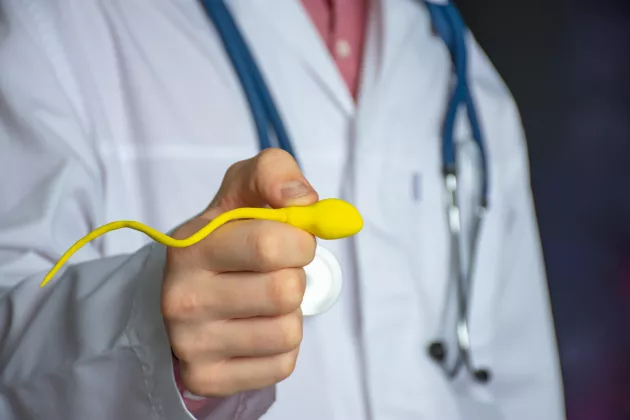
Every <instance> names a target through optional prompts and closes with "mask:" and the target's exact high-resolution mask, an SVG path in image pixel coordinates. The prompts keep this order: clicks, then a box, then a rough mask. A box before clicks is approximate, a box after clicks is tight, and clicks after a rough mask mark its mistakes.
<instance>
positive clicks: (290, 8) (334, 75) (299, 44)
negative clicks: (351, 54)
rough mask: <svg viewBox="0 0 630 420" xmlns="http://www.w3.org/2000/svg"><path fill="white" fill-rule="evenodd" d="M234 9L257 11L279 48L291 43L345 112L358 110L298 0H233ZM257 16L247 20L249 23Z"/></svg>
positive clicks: (293, 49) (246, 11)
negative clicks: (277, 41) (276, 40)
mask: <svg viewBox="0 0 630 420" xmlns="http://www.w3.org/2000/svg"><path fill="white" fill-rule="evenodd" d="M229 5H230V8H231V9H232V10H234V12H235V13H236V15H237V18H238V17H239V16H245V15H247V14H255V15H256V16H255V20H257V21H259V22H261V29H260V30H262V29H263V28H262V26H263V25H264V26H265V28H264V29H266V30H269V31H270V33H272V34H275V36H277V37H278V39H279V45H278V47H279V48H282V47H284V46H287V47H288V48H290V49H291V50H292V52H293V53H294V54H296V55H297V56H298V57H299V59H300V60H301V61H302V63H303V64H304V66H306V67H307V68H308V70H309V74H310V75H311V76H312V77H313V78H314V79H315V80H316V81H317V83H318V84H319V85H320V86H321V87H322V89H324V90H325V91H326V93H327V95H328V96H329V97H330V99H331V100H332V101H333V102H335V103H336V104H337V105H338V106H339V107H340V108H341V109H342V110H343V111H344V112H346V113H348V114H351V113H353V112H354V100H353V98H352V95H351V93H350V91H349V90H348V88H347V86H346V84H345V82H344V81H343V79H342V77H341V75H340V73H339V71H338V70H337V67H336V65H335V62H334V60H333V59H332V57H331V56H330V53H329V52H328V49H327V47H326V45H325V43H324V42H323V41H322V39H321V37H320V36H319V33H318V32H317V29H316V28H315V26H314V25H313V24H312V22H311V20H310V17H309V16H308V13H307V12H306V11H305V10H304V8H303V7H302V5H301V3H300V2H299V1H298V0H273V1H267V0H232V1H230V2H229ZM253 20H254V19H247V21H248V23H250V22H251V21H253Z"/></svg>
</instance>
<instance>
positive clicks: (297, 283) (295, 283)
mask: <svg viewBox="0 0 630 420" xmlns="http://www.w3.org/2000/svg"><path fill="white" fill-rule="evenodd" d="M305 290H306V274H305V272H304V270H303V269H301V268H287V269H284V270H279V271H275V272H273V273H272V274H271V279H270V281H269V297H270V300H271V302H272V304H273V306H274V308H275V309H276V311H278V312H280V313H290V312H293V311H295V310H296V309H297V308H299V307H300V305H301V304H302V299H303V298H304V291H305Z"/></svg>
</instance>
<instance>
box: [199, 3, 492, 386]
mask: <svg viewBox="0 0 630 420" xmlns="http://www.w3.org/2000/svg"><path fill="white" fill-rule="evenodd" d="M200 2H201V5H202V6H203V9H204V11H205V12H206V14H207V15H208V18H209V19H210V21H211V22H212V23H213V25H214V27H215V29H216V30H217V33H218V34H219V36H220V37H221V40H222V42H223V46H224V48H225V51H226V53H227V55H228V56H229V58H230V60H231V62H232V65H233V67H234V70H235V71H236V74H237V76H238V78H239V80H240V83H241V87H242V89H243V93H244V95H245V96H246V98H247V102H248V104H249V107H250V111H251V114H252V118H253V120H254V123H255V126H256V133H257V136H258V142H259V147H260V150H264V149H267V148H270V147H279V148H281V149H284V150H285V151H287V152H288V153H290V154H291V155H292V156H293V157H294V158H295V159H296V161H297V160H298V159H297V156H296V154H295V151H294V150H293V146H292V144H291V141H290V139H289V135H288V133H287V131H286V128H285V126H284V123H283V121H282V118H281V116H280V113H279V112H278V108H277V107H276V105H275V103H274V100H273V97H272V95H271V93H270V92H269V89H268V87H267V84H266V83H265V80H264V78H263V76H262V74H261V72H260V69H259V68H258V65H257V64H256V61H255V59H254V57H253V55H252V53H251V51H250V49H249V48H248V46H247V43H246V42H245V40H244V39H243V35H242V34H241V32H240V30H239V29H238V26H237V24H236V22H235V21H234V18H233V17H232V14H231V13H230V11H229V9H228V7H227V6H226V4H225V2H224V0H200ZM424 3H425V5H426V7H427V9H428V11H429V13H430V16H431V22H432V24H433V29H434V31H435V32H436V34H437V35H438V36H440V38H442V40H443V41H444V43H445V44H446V46H447V47H448V50H449V53H450V56H451V60H452V64H453V72H454V76H455V85H454V87H453V88H452V91H451V97H450V99H449V102H448V106H447V109H446V113H445V116H444V122H443V126H442V159H443V171H444V180H445V187H446V190H447V192H448V205H447V211H448V221H449V222H448V224H449V232H450V234H451V252H452V254H453V255H454V256H455V258H454V260H455V264H456V267H455V268H456V278H457V281H456V285H457V304H458V313H457V334H456V336H457V358H456V361H455V363H454V365H453V366H452V367H450V368H449V367H448V366H447V365H446V348H447V346H446V343H445V342H444V341H443V340H436V341H433V342H431V343H430V345H429V346H428V352H429V355H430V356H431V357H432V358H433V359H434V360H435V361H436V362H438V363H439V364H440V365H441V366H442V367H443V369H444V371H445V373H446V374H447V376H448V377H450V378H455V377H456V376H457V374H458V373H459V371H460V370H461V367H462V366H465V367H466V369H467V371H468V372H469V373H470V374H471V375H472V377H473V378H474V379H475V380H477V381H478V382H482V383H485V382H487V381H488V380H489V379H490V371H489V370H488V369H476V368H475V367H474V365H473V363H472V361H471V355H470V338H469V333H468V300H469V299H468V297H469V290H470V284H471V273H472V271H473V264H472V262H474V261H475V253H476V248H477V242H478V241H477V236H478V232H479V226H480V224H481V220H482V218H483V215H484V213H485V211H486V209H487V206H488V190H489V188H488V170H487V160H486V153H485V145H484V141H483V133H482V130H481V126H480V124H479V119H478V116H477V111H476V107H475V104H474V101H473V97H472V95H471V92H470V89H469V84H468V71H467V66H468V56H467V48H466V31H467V28H466V25H465V24H464V21H463V19H462V17H461V15H460V14H459V11H458V10H457V8H456V7H455V5H453V4H452V3H451V2H448V3H447V4H434V3H431V2H429V1H426V0H425V1H424ZM462 106H464V107H465V108H466V113H467V116H468V120H469V124H470V130H471V132H472V137H473V140H474V142H475V144H476V145H477V147H478V150H479V151H480V160H481V162H480V164H481V169H482V170H481V176H482V179H481V194H479V202H478V206H477V209H476V211H475V216H476V217H475V222H474V225H473V233H472V238H471V240H470V251H471V252H470V256H469V261H471V263H470V264H468V266H464V264H463V259H462V255H461V249H460V247H461V237H462V236H461V214H460V210H459V204H458V188H457V187H458V186H457V154H456V145H455V140H454V131H455V121H456V119H457V114H458V111H459V110H460V109H461V107H462ZM270 134H273V136H270ZM273 140H275V144H274V141H273Z"/></svg>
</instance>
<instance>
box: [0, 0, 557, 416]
mask: <svg viewBox="0 0 630 420" xmlns="http://www.w3.org/2000/svg"><path fill="white" fill-rule="evenodd" d="M226 3H227V8H226V7H224V4H223V2H222V1H220V0H210V1H203V2H199V1H196V0H134V1H106V2H97V1H80V2H72V1H66V0H58V1H46V0H28V1H25V0H7V1H4V2H3V5H2V13H3V21H2V23H1V25H2V27H1V29H2V30H1V31H0V34H1V35H0V36H1V37H2V41H1V43H0V66H1V67H0V83H1V85H0V89H1V92H2V95H1V96H0V150H1V151H2V153H1V154H0V418H2V419H4V420H18V419H20V420H22V419H60V420H61V419H63V420H83V419H92V420H101V419H103V420H104V419H134V420H144V419H147V420H148V419H185V418H198V419H211V420H227V419H239V420H254V419H258V418H260V417H261V416H262V418H263V419H265V420H295V419H300V420H360V419H376V420H412V419H413V420H417V419H436V420H437V419H439V420H458V419H462V420H532V419H537V420H538V419H540V420H561V419H563V418H564V409H563V399H562V386H561V380H560V372H559V367H558V359H557V354H556V346H555V340H554V328H553V323H552V318H551V314H550V307H549V302H548V295H547V289H546V282H545V274H544V267H543V261H542V257H541V250H540V244H539V239H538V233H537V226H536V219H535V215H534V208H533V205H532V197H531V192H530V187H529V181H528V178H529V174H528V159H527V153H526V148H525V139H524V137H523V131H522V128H521V124H520V121H519V116H518V112H517V109H516V106H515V104H514V101H513V99H512V98H511V96H510V93H509V92H508V90H507V89H506V87H505V86H504V85H503V83H502V82H501V80H500V78H499V77H498V75H497V74H496V72H495V71H494V69H493V68H492V65H491V64H490V62H489V61H488V59H487V58H486V56H485V55H484V54H483V52H482V51H481V49H480V48H479V47H478V45H477V44H476V43H475V41H474V39H473V38H472V36H471V35H470V34H469V33H467V32H465V31H462V30H461V29H462V27H461V25H460V27H459V30H460V31H459V32H457V28H458V26H457V22H458V21H457V15H456V13H455V12H454V8H453V7H452V6H451V5H444V4H433V3H425V2H422V1H414V0H379V1H372V2H364V1H359V0H344V1H340V0H336V1H332V2H324V1H320V2H318V1H313V0H304V1H302V2H300V1H298V0H275V1H268V2H266V1H262V0H230V1H228V2H226ZM441 11H444V13H445V14H444V16H446V23H447V25H446V27H444V26H443V25H442V26H440V25H441V24H440V21H439V19H437V17H439V16H438V15H439V14H440V13H442V12H441ZM436 13H437V15H436ZM453 13H455V14H453ZM231 18H233V19H234V22H233V23H234V25H233V26H230V25H231V24H230V22H231ZM441 22H442V23H444V22H445V21H444V20H442V21H441ZM226 25H227V26H226ZM235 28H236V29H237V31H234V29H235ZM445 28H446V30H445ZM449 30H451V32H449ZM449 33H450V34H451V35H450V38H449V35H448V34H449ZM239 34H240V35H241V36H242V37H243V39H244V40H245V43H244V44H239V43H238V42H236V43H234V42H233V41H234V39H235V37H236V38H238V36H239ZM230 39H231V41H230ZM245 44H246V45H247V46H248V49H249V51H251V53H252V54H251V55H252V60H251V62H248V61H247V57H246V56H247V54H246V53H243V51H242V49H243V47H244V45H245ZM235 45H236V46H237V47H238V48H240V52H239V53H238V54H234V50H233V48H234V46H235ZM231 48H232V50H231ZM238 48H237V49H238ZM462 54H464V55H466V58H465V59H464V58H462V57H464V56H463V55H462ZM243 57H245V59H244V58H243ZM239 60H241V61H239ZM243 60H245V61H243ZM252 62H253V63H254V64H255V65H254V66H252ZM239 63H240V64H239ZM243 63H245V64H243ZM462 63H464V65H463V67H462V66H461V64H462ZM462 68H463V70H464V71H465V73H458V71H460V70H462ZM239 69H240V70H239ZM243 69H245V70H243ZM252 69H253V70H252ZM257 70H259V71H260V74H262V80H261V79H260V78H259V79H256V74H255V72H256V71H257ZM248 71H249V72H251V71H253V72H254V73H247V72H248ZM248 74H249V76H248ZM462 74H465V77H462ZM252 75H253V76H252ZM250 76H251V77H250ZM248 77H250V79H248ZM252 78H253V79H256V83H253V84H251V85H248V83H247V82H248V80H249V81H251V80H253V79H252ZM461 81H466V82H467V86H464V85H462V84H461V83H459V82H461ZM252 86H253V87H252ZM265 89H268V91H269V92H270V95H268V96H265V92H266V91H265ZM252 92H253V93H252ZM460 94H461V96H458V95H460ZM257 95H258V96H257ZM270 98H272V99H271V102H273V105H274V106H272V107H269V106H268V105H269V103H266V102H265V101H266V100H268V99H270ZM453 98H455V99H453ZM469 99H471V100H472V102H466V101H467V100H469ZM454 100H457V101H459V102H457V101H456V102H453V101H454ZM256 101H258V102H256ZM453 103H455V105H456V106H454V107H453V106H452V105H453ZM467 103H468V104H469V106H468V108H469V110H468V113H467V112H466V110H465V108H466V104H467ZM261 104H262V109H263V110H264V111H263V112H259V111H260V109H261V108H260V106H259V105H261ZM473 105H474V108H475V112H476V115H473V117H475V118H470V117H471V115H470V109H472V108H473ZM265 106H267V107H266V108H265ZM276 107H277V112H278V115H279V119H274V115H275V114H274V110H276ZM458 109H460V110H461V109H464V111H461V112H458V113H456V114H455V113H453V115H452V117H453V118H452V121H451V122H452V123H453V124H451V125H450V126H449V117H448V115H451V114H450V112H451V111H452V110H454V111H457V110H458ZM257 112H258V113H257ZM261 115H263V116H266V117H267V118H269V121H267V120H264V119H261V118H260V116H261ZM261 121H262V123H261ZM267 122H270V124H267ZM261 127H262V129H261ZM267 129H269V131H270V132H273V134H275V135H269V136H268V138H267V140H265V138H266V135H267ZM283 130H284V132H283ZM449 130H450V132H451V135H450V140H452V144H451V142H449V141H446V140H448V139H447V137H449V135H448V132H449ZM480 130H481V131H480ZM445 133H446V134H445ZM285 134H286V136H285ZM482 136H483V142H481V141H480V140H481V138H482ZM288 139H290V143H289V142H287V141H286V140H288ZM445 139H446V140H445ZM269 146H272V148H271V149H269V150H265V151H264V152H262V153H260V149H267V148H268V147H269ZM449 147H453V148H454V149H453V150H452V151H453V152H455V155H456V157H457V159H454V158H453V161H452V162H451V163H454V162H456V171H454V168H455V166H453V165H451V164H450V163H449V162H450V161H449V150H450V149H449ZM280 149H285V151H283V150H280ZM292 154H293V156H292ZM453 156H454V155H453ZM298 162H299V165H298ZM484 168H485V169H486V170H485V171H484V170H483V169H484ZM444 169H448V170H447V171H446V172H445V171H444ZM445 174H446V175H447V178H446V179H447V181H448V182H449V183H448V186H449V188H450V187H454V186H455V183H454V182H453V181H455V178H454V176H452V175H457V182H458V183H457V187H458V193H457V202H458V203H459V210H460V211H461V215H462V217H461V218H455V219H454V218H453V217H454V216H457V211H455V210H457V209H455V208H454V207H447V204H448V203H449V200H450V199H451V198H452V197H453V196H449V195H448V194H446V193H445V188H444V185H445V184H444V180H445V178H444V175H445ZM449 176H450V177H449ZM215 194H216V196H215ZM213 196H215V198H214V199H212V197H213ZM318 197H320V198H325V197H341V198H344V199H346V200H347V201H350V202H351V203H353V204H355V205H356V207H357V208H358V209H359V210H360V211H361V213H362V215H363V218H364V221H365V227H364V229H363V231H362V232H361V233H360V234H359V235H357V236H356V237H352V238H348V239H345V240H340V241H319V245H320V246H324V247H325V248H327V249H328V250H329V251H330V252H331V253H332V254H334V255H335V256H336V258H337V259H338V260H339V262H340V264H341V267H342V269H343V278H344V286H343V289H342V292H341V296H340V297H339V299H338V301H337V303H336V304H335V305H333V306H332V307H331V308H330V309H329V310H328V311H325V312H323V313H320V314H318V315H316V316H312V317H303V316H302V312H301V310H300V303H301V301H302V298H303V294H304V290H305V276H304V271H303V269H302V267H304V266H306V265H307V264H309V263H310V262H311V261H312V260H313V258H314V255H315V252H316V242H315V240H313V238H312V237H311V236H309V235H308V234H306V233H304V232H302V231H300V230H297V229H295V228H292V227H289V226H287V225H283V224H279V223H273V222H264V221H239V222H234V223H231V224H230V225H227V226H224V227H223V228H220V229H219V230H218V231H217V232H216V233H215V234H213V235H212V236H210V237H209V238H207V240H205V241H203V242H202V243H200V244H198V246H194V247H191V248H186V249H180V250H173V249H168V250H167V249H165V248H164V247H163V246H160V245H157V244H154V243H152V242H151V241H150V240H149V239H148V238H147V237H145V236H143V235H141V234H139V233H137V232H133V231H117V232H115V233H111V234H109V235H107V236H105V237H103V238H101V239H99V240H98V241H96V242H94V243H92V244H91V245H90V246H88V247H86V248H84V249H82V250H81V251H80V252H79V253H78V254H76V255H75V256H74V257H73V259H72V261H71V263H72V265H70V266H68V267H67V268H66V269H64V270H62V272H61V273H60V274H59V275H58V276H57V277H56V278H55V279H54V280H53V281H52V283H51V285H49V286H47V287H46V288H43V289H40V288H39V283H40V282H41V280H42V278H43V276H44V274H45V273H46V271H47V270H49V269H50V267H51V265H52V263H54V262H55V261H56V260H57V259H58V258H59V257H60V255H61V254H62V253H63V252H64V251H65V250H66V249H67V248H68V247H69V246H70V245H72V243H74V241H76V240H77V239H79V238H80V237H82V236H83V235H85V234H86V233H88V232H89V231H90V230H92V229H94V228H95V227H97V226H99V225H102V224H104V223H106V222H109V221H112V220H119V219H133V220H139V221H142V222H143V223H146V224H148V225H150V226H152V227H154V228H156V229H158V230H161V231H164V232H166V231H171V232H174V235H175V236H179V237H184V236H187V235H188V234H190V233H192V232H194V231H196V230H197V229H198V228H199V227H200V226H201V225H202V224H203V223H205V222H206V221H207V220H208V219H212V218H213V217H216V216H217V215H218V214H220V213H222V212H224V211H226V210H229V209H231V208H237V207H242V206H272V207H282V206H286V205H305V204H310V203H313V202H315V201H316V200H317V199H318ZM479 197H481V198H483V202H482V201H480V199H479ZM480 202H482V203H483V204H487V206H485V207H484V209H485V213H484V218H483V223H482V224H480V225H478V226H479V228H478V229H476V228H475V227H476V226H477V225H476V224H475V223H474V221H475V220H476V219H475V217H474V216H475V215H476V214H478V213H476V211H477V206H476V204H477V203H480ZM208 203H210V204H208ZM451 204H452V202H451ZM447 210H449V211H450V213H448V215H447ZM449 226H450V230H449ZM458 226H459V227H461V229H462V232H461V238H460V237H459V236H457V235H455V236H453V234H452V232H453V231H454V230H455V231H457V229H458ZM453 229H454V230H453ZM475 232H477V234H476V235H475ZM454 243H456V245H455V246H453V244H454ZM470 243H474V244H475V245H474V246H467V244H470ZM473 249H474V250H476V252H470V251H471V250H473ZM472 262H474V264H472ZM458 267H459V268H458ZM466 267H470V270H467V269H466ZM468 272H470V275H463V274H462V273H468ZM462 279H464V280H467V281H466V282H461V281H460V280H462ZM462 296H463V297H464V299H462ZM462 308H464V309H463V310H462ZM462 313H463V314H464V316H463V317H462ZM463 321H466V322H463ZM466 327H467V328H466ZM298 353H299V355H298ZM462 361H465V362H466V363H463V362H462ZM454 366H455V367H458V369H454V368H453V367H454ZM276 384H277V385H276ZM274 400H275V402H274Z"/></svg>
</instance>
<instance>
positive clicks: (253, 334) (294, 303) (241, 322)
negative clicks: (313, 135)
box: [162, 149, 318, 397]
mask: <svg viewBox="0 0 630 420" xmlns="http://www.w3.org/2000/svg"><path fill="white" fill-rule="evenodd" d="M317 201H318V195H317V193H316V192H315V190H314V189H313V188H312V187H311V185H310V184H309V183H308V181H307V180H306V179H305V178H304V175H303V174H302V172H301V171H300V169H299V167H298V165H297V163H296V162H295V160H293V158H292V157H291V156H290V155H289V154H288V153H286V152H284V151H282V150H279V149H267V150H265V151H263V152H261V153H260V154H258V155H257V156H256V157H254V158H252V159H249V160H245V161H241V162H237V163H235V164H234V165H232V167H230V169H228V171H227V172H226V174H225V177H224V179H223V183H222V185H221V187H220V189H219V191H218V193H217V195H216V196H215V198H214V199H213V200H212V202H211V203H210V205H209V206H208V208H207V209H206V210H204V211H203V212H202V213H201V214H200V215H198V216H197V217H195V218H193V219H192V220H190V221H188V222H187V223H185V224H184V225H182V226H181V227H179V228H178V229H177V230H176V231H175V232H174V235H173V236H174V237H176V238H185V237H188V236H189V235H191V234H192V233H194V232H196V231H197V230H199V229H200V228H201V227H202V226H204V225H205V224H207V223H208V221H209V220H212V219H213V218H214V217H216V216H217V215H219V214H221V213H223V212H226V211H229V210H232V209H234V208H240V207H267V206H269V207H272V208H279V207H286V206H300V205H310V204H313V203H315V202H317ZM315 247H316V242H315V238H314V237H313V236H312V235H311V234H309V233H307V232H304V231H303V230H300V229H297V228H294V227H292V226H289V225H287V224H283V223H279V222H272V221H266V220H242V221H235V222H230V223H228V224H226V225H224V226H222V227H220V228H219V229H217V230H216V231H215V232H214V233H212V234H211V235H210V236H208V237H207V238H205V239H204V240H202V241H201V242H199V243H198V244H195V245H193V246H191V247H188V248H179V249H178V248H168V250H167V258H166V266H165V270H164V282H163V287H162V315H163V317H164V322H165V325H166V328H167V332H168V335H169V340H170V344H171V348H172V349H173V353H174V354H175V356H176V357H177V358H178V359H180V364H181V378H182V381H183V384H184V386H185V387H186V389H188V390H189V391H190V392H192V393H194V394H196V395H200V396H214V397H223V396H229V395H233V394H235V393H239V392H243V391H247V390H253V389H261V388H264V387H267V386H271V385H274V384H276V383H278V382H280V381H282V380H284V379H286V378H287V377H288V376H289V375H291V373H292V372H293V370H294V368H295V363H296V359H297V356H298V351H299V347H300V343H301V341H302V313H301V311H300V305H301V303H302V299H303V296H304V291H305V288H306V276H305V273H304V266H306V265H308V264H309V263H310V262H311V261H312V260H313V259H314V257H315Z"/></svg>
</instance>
